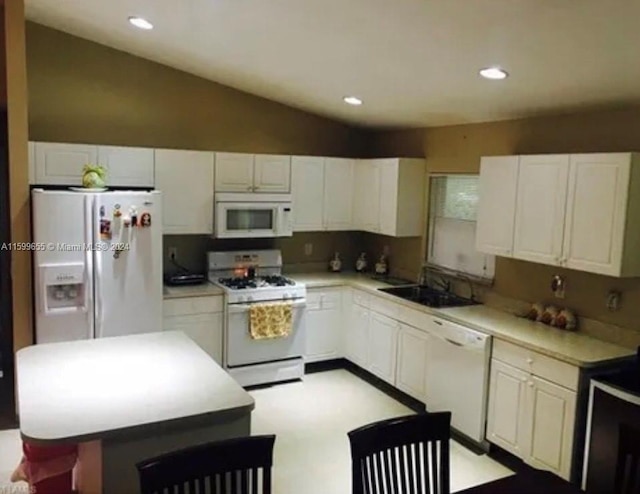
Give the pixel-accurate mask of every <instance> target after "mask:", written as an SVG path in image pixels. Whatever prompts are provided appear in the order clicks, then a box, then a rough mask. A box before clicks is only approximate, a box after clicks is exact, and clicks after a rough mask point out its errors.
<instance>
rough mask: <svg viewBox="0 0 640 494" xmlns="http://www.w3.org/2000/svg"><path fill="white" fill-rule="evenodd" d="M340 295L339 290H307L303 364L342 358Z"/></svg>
mask: <svg viewBox="0 0 640 494" xmlns="http://www.w3.org/2000/svg"><path fill="white" fill-rule="evenodd" d="M341 298H342V293H341V290H340V289H333V290H314V289H309V290H307V343H306V351H305V362H320V361H322V360H331V359H336V358H340V357H341V356H342V332H343V325H342V303H341Z"/></svg>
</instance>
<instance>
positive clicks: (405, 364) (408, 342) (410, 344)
mask: <svg viewBox="0 0 640 494" xmlns="http://www.w3.org/2000/svg"><path fill="white" fill-rule="evenodd" d="M428 345H429V335H428V334H427V333H425V332H423V331H420V330H418V329H415V328H412V327H411V326H407V325H406V324H400V333H399V334H398V366H397V367H398V369H397V373H396V387H397V388H398V389H400V390H402V391H404V392H405V393H407V394H408V395H410V396H413V397H414V398H415V399H416V400H420V401H422V402H424V401H425V400H426V395H427V391H426V369H427V365H426V364H427V350H428Z"/></svg>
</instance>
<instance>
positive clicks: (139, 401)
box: [16, 331, 255, 444]
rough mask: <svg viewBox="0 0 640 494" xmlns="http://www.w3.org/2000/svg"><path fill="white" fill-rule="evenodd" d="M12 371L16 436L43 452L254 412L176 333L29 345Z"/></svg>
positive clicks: (196, 349)
mask: <svg viewBox="0 0 640 494" xmlns="http://www.w3.org/2000/svg"><path fill="white" fill-rule="evenodd" d="M62 363H64V365H62ZM16 368H17V385H18V387H17V391H18V398H19V409H20V432H21V434H22V437H23V438H24V439H26V440H29V441H33V442H36V443H40V444H46V443H61V442H81V441H88V440H93V439H104V438H107V437H116V436H119V435H122V434H131V433H133V432H135V433H136V434H137V433H141V432H142V433H144V432H145V431H146V432H147V433H149V434H153V431H154V430H156V428H158V427H162V428H164V429H167V428H171V427H181V426H189V425H199V424H202V423H212V422H213V423H215V422H216V421H218V420H227V419H228V418H230V417H235V416H242V415H245V414H248V413H250V412H251V410H253V408H254V406H255V404H254V400H253V398H252V397H251V396H250V395H249V394H248V393H247V392H246V391H245V390H244V389H243V388H242V387H241V386H240V385H239V384H238V383H237V382H236V381H234V380H233V378H232V377H231V376H229V374H227V372H226V371H225V370H223V369H222V368H221V367H220V366H219V365H218V364H217V363H215V362H214V361H213V360H212V359H211V358H210V357H209V356H208V355H207V354H206V353H205V352H204V350H202V349H201V348H200V347H199V346H198V345H197V344H196V343H194V342H193V341H192V340H191V339H190V338H188V337H187V336H186V335H185V334H184V333H182V332H181V331H166V332H158V333H147V334H141V335H130V336H119V337H113V338H100V339H95V340H82V341H72V342H65V343H51V344H42V345H34V346H31V347H28V348H24V349H22V350H20V351H19V352H18V353H17V360H16Z"/></svg>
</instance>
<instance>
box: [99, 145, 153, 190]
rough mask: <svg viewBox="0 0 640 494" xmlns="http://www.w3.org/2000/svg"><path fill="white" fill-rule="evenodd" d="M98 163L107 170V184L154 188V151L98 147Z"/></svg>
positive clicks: (148, 149)
mask: <svg viewBox="0 0 640 494" xmlns="http://www.w3.org/2000/svg"><path fill="white" fill-rule="evenodd" d="M98 163H99V164H100V165H102V166H104V167H105V168H106V171H107V184H108V185H113V186H121V187H153V185H154V182H153V180H154V175H153V166H154V161H153V149H150V148H134V147H120V146H98Z"/></svg>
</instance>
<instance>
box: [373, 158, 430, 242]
mask: <svg viewBox="0 0 640 494" xmlns="http://www.w3.org/2000/svg"><path fill="white" fill-rule="evenodd" d="M376 165H377V166H378V167H379V168H378V174H379V180H380V204H379V206H378V210H379V212H380V213H379V227H380V233H382V234H384V235H392V236H395V235H397V226H398V176H399V166H400V164H399V162H398V160H397V159H389V160H376ZM418 207H419V208H422V204H420V205H419V206H418Z"/></svg>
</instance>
